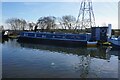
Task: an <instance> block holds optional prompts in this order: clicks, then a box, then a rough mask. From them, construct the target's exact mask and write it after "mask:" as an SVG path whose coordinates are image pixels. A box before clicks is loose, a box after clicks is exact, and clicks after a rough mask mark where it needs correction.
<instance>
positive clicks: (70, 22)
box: [60, 15, 76, 29]
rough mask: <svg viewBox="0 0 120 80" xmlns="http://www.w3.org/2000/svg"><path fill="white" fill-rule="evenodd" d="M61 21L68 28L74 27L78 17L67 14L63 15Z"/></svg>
mask: <svg viewBox="0 0 120 80" xmlns="http://www.w3.org/2000/svg"><path fill="white" fill-rule="evenodd" d="M61 21H62V22H61V23H60V24H63V25H64V27H65V29H67V28H68V29H74V26H75V22H76V18H75V17H74V16H71V15H66V16H62V19H61Z"/></svg>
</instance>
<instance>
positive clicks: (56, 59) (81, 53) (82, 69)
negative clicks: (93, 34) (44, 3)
mask: <svg viewBox="0 0 120 80" xmlns="http://www.w3.org/2000/svg"><path fill="white" fill-rule="evenodd" d="M0 46H2V67H3V68H2V77H3V78H118V61H119V60H118V54H119V53H118V51H117V50H114V49H112V48H110V47H98V48H65V47H55V46H47V45H36V44H25V43H18V42H17V41H16V39H13V40H8V41H4V42H1V43H0Z"/></svg>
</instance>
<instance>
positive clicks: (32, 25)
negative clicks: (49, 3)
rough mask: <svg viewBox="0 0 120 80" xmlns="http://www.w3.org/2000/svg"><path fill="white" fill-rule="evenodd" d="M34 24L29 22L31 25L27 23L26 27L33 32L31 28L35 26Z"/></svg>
mask: <svg viewBox="0 0 120 80" xmlns="http://www.w3.org/2000/svg"><path fill="white" fill-rule="evenodd" d="M35 25H36V24H35V23H33V22H31V23H28V26H29V30H30V31H32V30H33V27H34V26H35Z"/></svg>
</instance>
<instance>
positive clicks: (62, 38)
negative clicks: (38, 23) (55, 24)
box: [18, 32, 88, 47]
mask: <svg viewBox="0 0 120 80" xmlns="http://www.w3.org/2000/svg"><path fill="white" fill-rule="evenodd" d="M87 38H88V35H87V34H65V33H64V34H63V33H49V32H22V33H20V36H19V37H18V42H25V43H36V44H39V43H40V44H48V45H49V44H50V45H59V46H67V47H86V46H87Z"/></svg>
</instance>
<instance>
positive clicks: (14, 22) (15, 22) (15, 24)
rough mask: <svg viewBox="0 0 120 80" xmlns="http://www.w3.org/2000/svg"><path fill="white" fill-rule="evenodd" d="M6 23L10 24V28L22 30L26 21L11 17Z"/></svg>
mask: <svg viewBox="0 0 120 80" xmlns="http://www.w3.org/2000/svg"><path fill="white" fill-rule="evenodd" d="M6 23H7V24H9V25H10V27H11V29H12V30H24V29H25V28H26V25H27V22H26V21H25V20H24V19H18V18H11V19H7V20H6Z"/></svg>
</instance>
